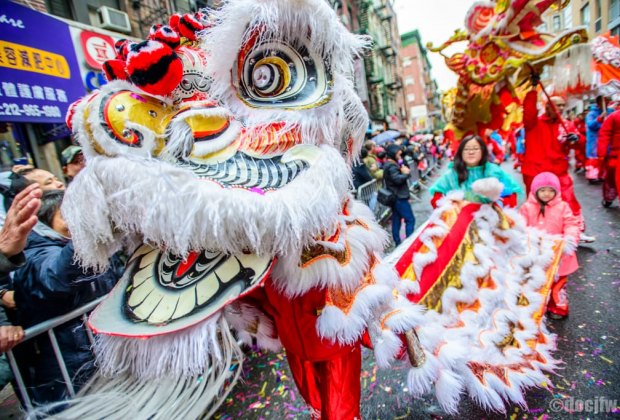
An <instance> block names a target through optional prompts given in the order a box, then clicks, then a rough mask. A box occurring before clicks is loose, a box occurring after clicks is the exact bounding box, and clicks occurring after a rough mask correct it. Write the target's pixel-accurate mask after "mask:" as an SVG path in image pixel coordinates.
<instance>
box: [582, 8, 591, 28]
mask: <svg viewBox="0 0 620 420" xmlns="http://www.w3.org/2000/svg"><path fill="white" fill-rule="evenodd" d="M580 14H581V24H582V25H584V26H590V3H586V5H585V6H583V7H582V8H581V11H580Z"/></svg>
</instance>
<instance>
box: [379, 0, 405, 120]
mask: <svg viewBox="0 0 620 420" xmlns="http://www.w3.org/2000/svg"><path fill="white" fill-rule="evenodd" d="M375 13H376V14H377V16H378V17H379V20H380V30H381V31H382V34H383V37H382V38H383V40H382V43H381V44H380V45H378V47H379V50H380V52H381V55H382V61H383V66H384V72H383V73H384V81H383V84H384V88H383V92H382V96H383V107H384V110H385V117H388V116H390V115H398V116H399V117H402V116H401V115H400V112H399V109H398V105H397V101H396V98H397V96H398V95H402V88H403V83H402V80H401V78H400V76H399V74H398V65H399V63H398V43H397V42H396V40H395V39H394V36H395V34H394V32H395V27H394V19H396V15H395V13H394V10H393V8H392V5H391V3H390V1H389V0H384V1H383V2H382V4H381V5H380V6H378V7H376V8H375ZM400 111H402V110H400Z"/></svg>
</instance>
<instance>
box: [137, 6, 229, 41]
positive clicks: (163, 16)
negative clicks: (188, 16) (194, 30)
mask: <svg viewBox="0 0 620 420" xmlns="http://www.w3.org/2000/svg"><path fill="white" fill-rule="evenodd" d="M219 3H220V1H218V0H132V1H131V2H130V4H131V9H132V11H133V16H134V18H135V20H136V21H137V22H138V28H139V30H140V35H141V36H142V37H143V38H144V37H146V36H147V35H148V33H149V30H150V29H151V26H153V25H155V24H157V23H165V22H166V21H167V20H168V18H169V17H170V15H172V14H173V13H182V14H183V13H192V12H196V11H198V10H200V9H203V8H205V7H210V8H214V7H218V5H219Z"/></svg>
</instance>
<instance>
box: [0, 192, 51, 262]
mask: <svg viewBox="0 0 620 420" xmlns="http://www.w3.org/2000/svg"><path fill="white" fill-rule="evenodd" d="M41 195H42V191H41V188H40V187H39V185H38V184H33V185H30V186H28V187H27V188H26V189H25V190H24V191H22V192H20V193H19V194H17V196H15V200H13V204H12V205H11V208H10V209H9V211H8V212H7V214H6V220H5V222H4V226H3V227H2V230H1V231H0V252H1V253H2V254H4V255H5V256H6V257H8V258H10V257H12V256H14V255H17V254H19V253H20V252H22V251H23V250H24V247H25V246H26V240H27V239H28V234H29V233H30V231H31V230H32V228H33V227H34V225H36V223H37V220H38V219H37V212H38V211H39V207H41Z"/></svg>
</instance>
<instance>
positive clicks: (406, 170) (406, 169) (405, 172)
mask: <svg viewBox="0 0 620 420" xmlns="http://www.w3.org/2000/svg"><path fill="white" fill-rule="evenodd" d="M400 172H401V173H403V174H405V175H409V174H410V173H411V169H409V167H408V166H407V165H403V166H401V167H400Z"/></svg>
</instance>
